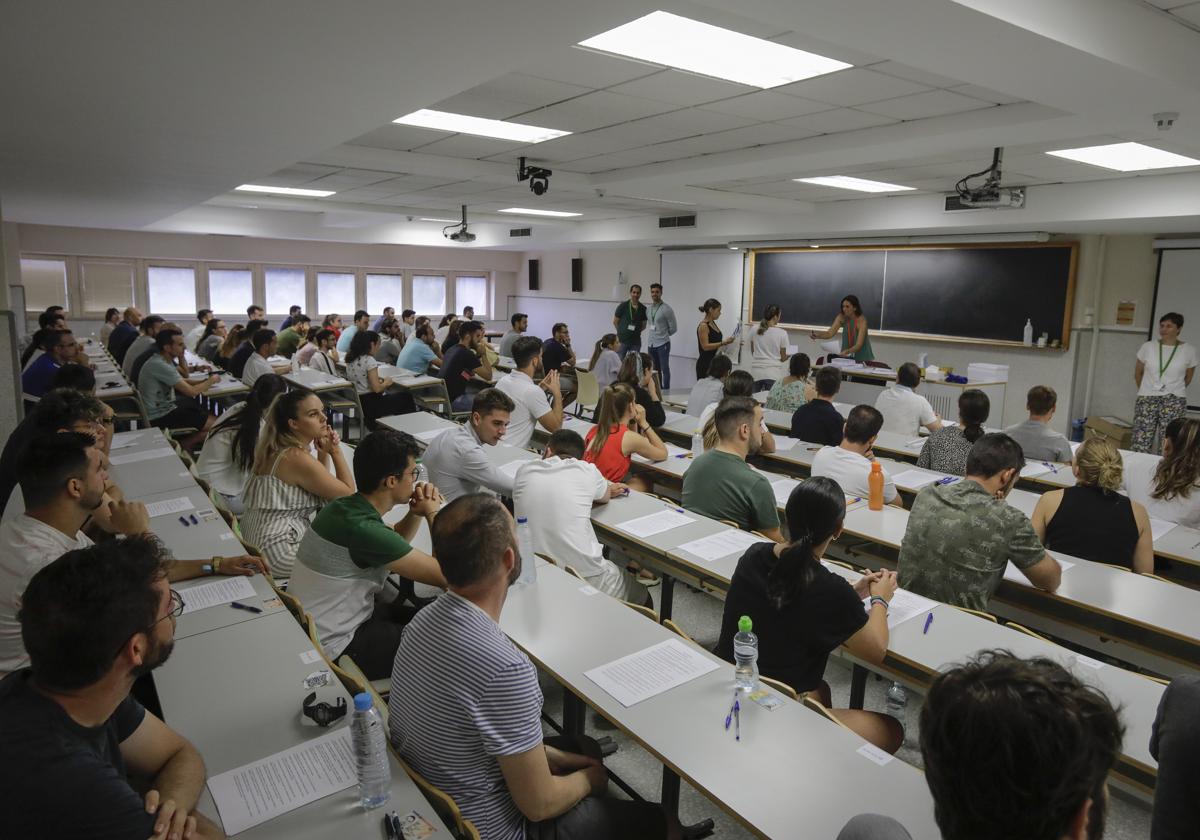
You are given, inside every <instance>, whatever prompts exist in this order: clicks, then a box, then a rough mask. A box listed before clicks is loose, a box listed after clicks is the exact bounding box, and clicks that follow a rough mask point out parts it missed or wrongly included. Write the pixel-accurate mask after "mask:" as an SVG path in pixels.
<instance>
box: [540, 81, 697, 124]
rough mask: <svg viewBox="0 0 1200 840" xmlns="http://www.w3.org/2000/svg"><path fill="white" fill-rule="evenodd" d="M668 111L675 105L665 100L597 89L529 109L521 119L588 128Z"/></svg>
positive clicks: (673, 108)
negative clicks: (532, 109)
mask: <svg viewBox="0 0 1200 840" xmlns="http://www.w3.org/2000/svg"><path fill="white" fill-rule="evenodd" d="M672 110H675V106H673V105H668V104H667V103H665V102H656V101H654V100H652V99H643V98H641V97H638V96H625V95H622V94H619V93H609V92H608V91H606V90H598V91H595V92H594V93H589V94H587V95H585V96H580V97H577V98H575V99H570V100H568V101H566V102H560V103H558V104H557V105H551V106H550V107H548V108H542V109H539V110H537V111H531V112H530V113H528V114H526V115H525V117H524V118H523V119H525V120H527V121H528V122H531V123H533V124H535V125H540V126H544V127H546V128H557V129H560V130H563V131H590V130H592V129H594V128H602V127H604V126H609V125H617V124H619V123H623V122H629V121H630V120H636V119H638V118H640V117H648V116H650V115H651V114H661V113H664V112H666V111H672Z"/></svg>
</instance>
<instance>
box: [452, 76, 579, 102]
mask: <svg viewBox="0 0 1200 840" xmlns="http://www.w3.org/2000/svg"><path fill="white" fill-rule="evenodd" d="M589 90H592V88H590V87H583V86H582V85H572V84H567V83H566V82H556V81H552V80H550V79H542V78H539V77H537V76H530V75H528V74H525V73H509V74H507V75H504V76H501V77H500V78H498V79H493V80H492V81H490V82H485V83H484V84H482V85H479V86H478V87H474V88H472V89H471V91H470V92H471V93H474V94H477V95H479V96H494V97H496V98H498V99H505V100H508V101H509V102H520V103H522V104H524V105H527V106H529V107H528V108H526V109H525V110H529V108H544V107H546V106H547V105H553V104H554V103H555V102H562V101H563V100H564V99H573V98H574V97H576V96H582V95H583V94H585V93H587V92H588V91H589Z"/></svg>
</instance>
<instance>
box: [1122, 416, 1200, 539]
mask: <svg viewBox="0 0 1200 840" xmlns="http://www.w3.org/2000/svg"><path fill="white" fill-rule="evenodd" d="M1162 451H1163V454H1162V457H1161V458H1156V457H1154V456H1153V455H1145V454H1142V453H1138V452H1129V453H1125V457H1124V461H1125V470H1124V475H1123V477H1122V479H1121V489H1122V490H1124V491H1125V492H1126V493H1128V494H1129V498H1131V499H1133V500H1134V501H1135V502H1141V503H1142V504H1143V505H1145V506H1146V510H1147V511H1148V512H1149V514H1150V515H1151V516H1153V517H1155V518H1156V519H1165V520H1166V521H1167V522H1176V523H1178V524H1180V525H1186V526H1187V527H1189V528H1200V420H1194V419H1192V418H1190V417H1176V418H1175V419H1174V420H1172V421H1171V422H1170V423H1168V424H1167V429H1166V432H1165V433H1164V434H1163V441H1162Z"/></svg>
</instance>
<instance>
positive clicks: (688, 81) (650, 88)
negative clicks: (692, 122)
mask: <svg viewBox="0 0 1200 840" xmlns="http://www.w3.org/2000/svg"><path fill="white" fill-rule="evenodd" d="M609 90H611V91H612V92H613V93H624V94H628V95H630V96H641V97H645V98H646V99H654V100H657V101H659V102H668V103H670V104H672V105H680V106H684V105H699V104H701V103H702V102H714V101H716V100H719V99H728V98H729V97H731V96H739V95H741V94H743V93H751V92H753V91H755V90H757V88H753V87H750V86H749V85H739V84H734V83H733V82H723V81H720V80H719V79H712V78H709V77H707V76H697V75H695V74H694V73H684V72H683V71H681V70H664V71H662V72H661V73H655V74H654V75H653V76H645V77H643V78H641V79H635V80H634V81H632V82H625V83H624V84H620V85H616V86H614V87H611V88H609Z"/></svg>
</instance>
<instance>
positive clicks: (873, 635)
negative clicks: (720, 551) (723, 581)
mask: <svg viewBox="0 0 1200 840" xmlns="http://www.w3.org/2000/svg"><path fill="white" fill-rule="evenodd" d="M845 518H846V495H845V493H843V492H842V488H841V487H839V486H838V484H837V482H836V481H834V480H833V479H830V478H811V479H809V480H808V481H805V482H804V483H802V484H798V485H796V487H795V489H793V490H792V493H791V495H790V496H789V497H788V503H787V523H788V533H789V534H802V535H803V536H801V537H800V538H799V539H797V540H796V541H794V542H790V543H773V544H772V543H756V544H755V545H753V546H751V547H750V548H748V549H746V553H745V554H743V555H742V557H741V559H740V560H738V564H737V570H736V571H734V573H733V579H732V580H731V581H730V584H729V592H728V593H727V594H726V596H725V609H724V613H723V615H722V618H721V638H720V640H719V641H718V642H717V647H716V649H715V651H714V653H716V654H717V656H719V657H721V658H722V659H724V660H726V661H727V662H732V661H733V637H734V634H736V633H737V632H738V619H739V618H740V617H741V616H743V615H748V616H750V618H751V620H753V622H754V632H755V634H757V636H758V644H759V648H758V668H759V671H760V672H761V673H762V674H763V675H765V676H768V677H771V678H772V679H777V680H782V681H783V682H785V683H787V684H788V685H790V686H791V687H792V688H794V689H796V691H798V692H800V693H807V692H812V693H814V694H815V695H816V696H817V698H818V699H819V700H820V701H821V702H822V703H823V704H824V705H825V706H829V705H831V701H830V695H829V684H828V683H826V682H825V681H824V679H822V675H823V674H824V673H825V664H826V662H827V661H828V659H829V653H830V651H832V650H834V649H835V648H837V647H839V646H840V645H845V646H846V650H847V651H848V652H849V653H850V654H851V655H852V656H855V657H858V658H859V659H864V660H866V661H867V662H870V663H872V664H875V665H881V664H883V659H884V657H885V656H886V655H887V649H888V626H887V614H888V603H889V602H890V601H891V600H892V596H893V595H894V594H895V593H896V573H895V572H889V571H881V572H872V573H870V574H866V575H863V576H862V577H861V578H859V580H858V582H857V583H855V584H854V585H851V584H850V583H848V582H847V581H846V580H845V579H844V578H842V577H840V576H839V575H836V574H834V573H833V572H831V571H829V570H828V569H826V568H825V567H824V566H822V565H821V556H822V555H823V554H824V553H825V551H826V550H827V549H828V548H829V544H830V543H831V542H833V541H834V540H835V539H837V538H838V537H839V536H841V533H842V521H843V520H844V519H845ZM865 598H870V599H871V604H870V610H869V611H864V610H863V599H865ZM834 714H835V715H836V716H837V717H838V719H839V720H841V721H842V722H843V723H845V724H846V725H847V726H849V727H850V728H851V729H853V730H854V731H855V732H857V733H858V734H859V735H861V736H862V737H864V738H866V739H867V740H868V741H870V742H871V743H873V744H875V746H877V747H879V748H880V749H884V750H887V751H888V752H891V753H894V752H895V751H896V750H898V749H900V745H901V744H902V743H904V727H903V726H901V725H900V721H898V720H896V719H895V718H894V717H890V716H888V715H883V714H879V713H877V712H864V711H861V710H855V709H838V710H836V711H834Z"/></svg>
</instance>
